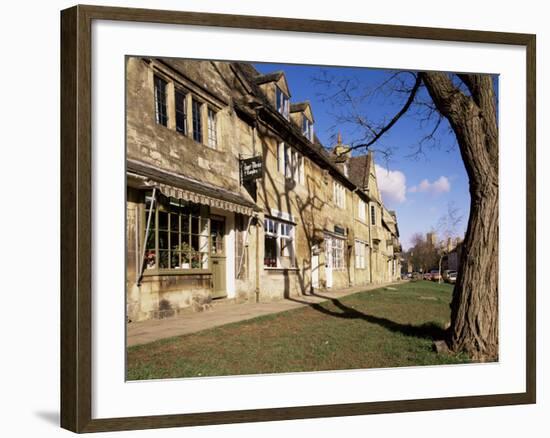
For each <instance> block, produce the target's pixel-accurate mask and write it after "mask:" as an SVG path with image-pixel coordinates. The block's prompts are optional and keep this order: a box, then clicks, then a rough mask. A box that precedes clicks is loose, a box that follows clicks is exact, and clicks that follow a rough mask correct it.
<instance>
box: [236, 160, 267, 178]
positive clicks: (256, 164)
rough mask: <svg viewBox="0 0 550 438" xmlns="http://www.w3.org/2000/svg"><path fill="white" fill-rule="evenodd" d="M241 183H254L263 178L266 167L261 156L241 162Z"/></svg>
mask: <svg viewBox="0 0 550 438" xmlns="http://www.w3.org/2000/svg"><path fill="white" fill-rule="evenodd" d="M240 168H241V182H247V181H253V180H256V179H258V178H261V177H263V174H264V166H263V161H262V157H261V156H257V157H252V158H246V159H243V160H240Z"/></svg>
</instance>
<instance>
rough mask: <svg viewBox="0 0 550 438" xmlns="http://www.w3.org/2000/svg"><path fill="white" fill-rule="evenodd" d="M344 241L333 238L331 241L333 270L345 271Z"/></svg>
mask: <svg viewBox="0 0 550 438" xmlns="http://www.w3.org/2000/svg"><path fill="white" fill-rule="evenodd" d="M345 243H346V242H345V240H344V239H338V238H333V239H332V248H331V249H332V268H333V269H345V268H346V258H345V252H344V248H345Z"/></svg>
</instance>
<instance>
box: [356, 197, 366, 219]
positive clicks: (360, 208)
mask: <svg viewBox="0 0 550 438" xmlns="http://www.w3.org/2000/svg"><path fill="white" fill-rule="evenodd" d="M357 217H358V218H359V220H360V221H363V222H365V221H366V220H367V204H366V203H365V201H363V200H362V199H359V202H358V203H357Z"/></svg>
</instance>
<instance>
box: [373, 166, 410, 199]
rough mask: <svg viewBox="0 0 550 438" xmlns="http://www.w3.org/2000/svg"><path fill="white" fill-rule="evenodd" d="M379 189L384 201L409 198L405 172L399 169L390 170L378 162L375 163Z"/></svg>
mask: <svg viewBox="0 0 550 438" xmlns="http://www.w3.org/2000/svg"><path fill="white" fill-rule="evenodd" d="M374 169H375V171H376V179H377V180H378V189H379V190H380V193H381V194H382V197H383V198H384V201H390V202H404V201H406V200H407V197H406V193H407V183H406V178H405V174H404V173H403V172H401V171H399V170H388V169H385V168H384V167H382V166H379V165H378V164H375V165H374Z"/></svg>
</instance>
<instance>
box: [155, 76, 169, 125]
mask: <svg viewBox="0 0 550 438" xmlns="http://www.w3.org/2000/svg"><path fill="white" fill-rule="evenodd" d="M154 85H155V93H154V94H155V120H156V122H157V123H158V124H159V125H163V126H168V110H167V105H166V87H167V83H166V81H165V80H164V79H162V78H161V77H159V76H155V78H154Z"/></svg>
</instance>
